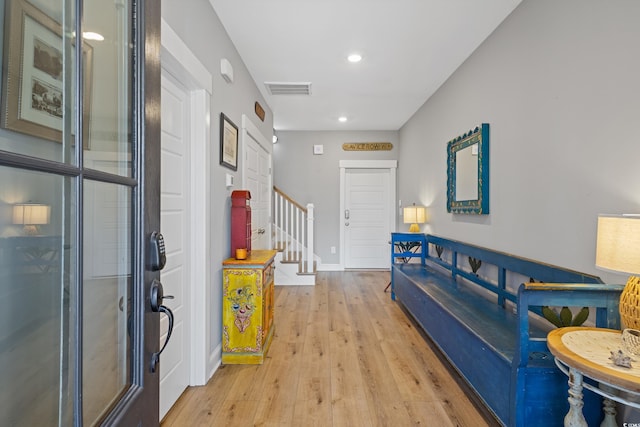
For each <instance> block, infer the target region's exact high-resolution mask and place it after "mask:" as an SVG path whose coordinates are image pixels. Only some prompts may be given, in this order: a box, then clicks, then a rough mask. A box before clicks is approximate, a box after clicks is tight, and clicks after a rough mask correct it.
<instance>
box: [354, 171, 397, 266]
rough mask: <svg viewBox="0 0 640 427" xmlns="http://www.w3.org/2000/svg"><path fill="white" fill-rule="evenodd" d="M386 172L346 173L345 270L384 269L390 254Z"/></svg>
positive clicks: (389, 212) (388, 176) (388, 192)
mask: <svg viewBox="0 0 640 427" xmlns="http://www.w3.org/2000/svg"><path fill="white" fill-rule="evenodd" d="M390 173H391V172H390V170H389V169H353V170H347V172H346V177H345V178H346V181H345V193H344V194H345V209H346V211H347V212H345V215H344V216H343V224H344V230H345V231H344V235H345V248H344V249H345V267H346V268H386V267H387V266H388V261H389V260H388V256H387V255H388V251H389V243H388V242H389V235H390V233H391V230H390V228H389V216H390V214H391V211H390V209H391V206H389V202H388V200H389V194H390V191H391V190H390V183H391V179H390Z"/></svg>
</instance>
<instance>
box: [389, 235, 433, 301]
mask: <svg viewBox="0 0 640 427" xmlns="http://www.w3.org/2000/svg"><path fill="white" fill-rule="evenodd" d="M411 242H417V243H419V244H420V252H412V251H402V250H401V249H400V246H399V245H398V244H399V243H411ZM389 243H391V266H393V265H394V264H395V263H396V262H397V260H398V259H399V258H402V259H403V263H404V262H405V261H404V259H409V260H411V259H412V258H419V259H420V264H422V265H424V264H425V260H426V248H427V241H426V240H425V235H424V234H423V233H409V232H393V233H391V241H390V242H389ZM393 283H394V280H393V269H391V300H392V301H395V300H396V293H395V287H394V285H393Z"/></svg>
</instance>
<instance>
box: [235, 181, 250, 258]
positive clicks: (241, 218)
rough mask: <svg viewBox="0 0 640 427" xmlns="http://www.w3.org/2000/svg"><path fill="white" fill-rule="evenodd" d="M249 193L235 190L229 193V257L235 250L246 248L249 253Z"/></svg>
mask: <svg viewBox="0 0 640 427" xmlns="http://www.w3.org/2000/svg"><path fill="white" fill-rule="evenodd" d="M250 200H251V193H249V190H235V191H233V192H232V193H231V256H232V257H234V256H235V255H236V249H241V248H246V249H247V253H251V205H250Z"/></svg>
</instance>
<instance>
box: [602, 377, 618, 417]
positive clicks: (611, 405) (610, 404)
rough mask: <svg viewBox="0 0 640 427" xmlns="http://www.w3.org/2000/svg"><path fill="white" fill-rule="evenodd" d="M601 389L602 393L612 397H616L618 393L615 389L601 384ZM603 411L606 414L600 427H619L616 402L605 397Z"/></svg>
mask: <svg viewBox="0 0 640 427" xmlns="http://www.w3.org/2000/svg"><path fill="white" fill-rule="evenodd" d="M600 389H601V390H602V391H604V392H605V393H608V394H610V395H615V394H616V391H615V389H613V388H611V387H609V386H607V385H604V384H600ZM602 410H603V412H604V419H603V420H602V423H601V424H600V427H617V424H616V402H614V401H613V400H611V399H607V398H606V397H604V398H603V399H602Z"/></svg>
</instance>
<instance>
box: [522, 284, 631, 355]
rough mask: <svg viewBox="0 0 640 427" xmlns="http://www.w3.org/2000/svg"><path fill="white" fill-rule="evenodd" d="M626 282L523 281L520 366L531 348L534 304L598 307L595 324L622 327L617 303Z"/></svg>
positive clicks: (603, 326) (612, 327)
mask: <svg viewBox="0 0 640 427" xmlns="http://www.w3.org/2000/svg"><path fill="white" fill-rule="evenodd" d="M623 289H624V285H609V284H603V283H523V284H522V285H520V288H519V289H518V340H519V342H518V348H517V349H516V359H517V364H518V366H526V364H527V362H528V359H529V352H530V351H532V347H535V346H532V344H531V343H530V341H531V339H530V337H529V311H530V308H531V307H540V306H573V307H595V308H596V326H597V327H599V328H611V329H620V316H619V314H618V303H619V301H620V294H621V293H622V290H623Z"/></svg>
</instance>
